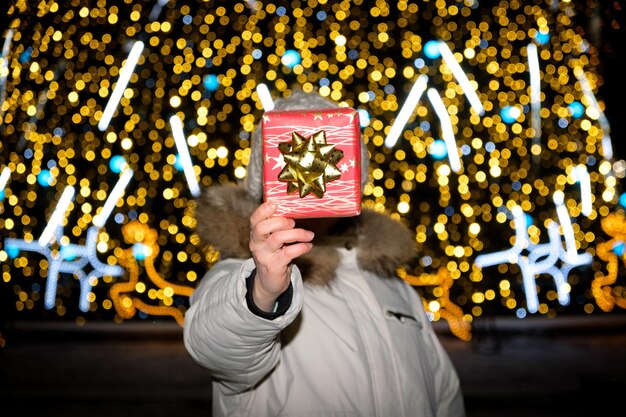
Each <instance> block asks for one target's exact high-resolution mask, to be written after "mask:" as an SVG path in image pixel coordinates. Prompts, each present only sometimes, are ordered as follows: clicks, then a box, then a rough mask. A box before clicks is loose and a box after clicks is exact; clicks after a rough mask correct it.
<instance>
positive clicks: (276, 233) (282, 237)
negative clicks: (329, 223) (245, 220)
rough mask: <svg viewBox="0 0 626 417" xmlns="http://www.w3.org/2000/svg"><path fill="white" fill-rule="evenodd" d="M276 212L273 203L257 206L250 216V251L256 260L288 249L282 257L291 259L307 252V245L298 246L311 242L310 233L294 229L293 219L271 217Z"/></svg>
mask: <svg viewBox="0 0 626 417" xmlns="http://www.w3.org/2000/svg"><path fill="white" fill-rule="evenodd" d="M275 211H276V205H275V204H274V203H265V204H262V205H261V206H259V208H257V210H255V212H254V213H253V214H252V215H251V216H250V225H251V230H250V250H251V251H252V253H253V254H255V255H256V256H255V257H256V258H265V256H267V255H273V254H275V253H276V252H278V251H280V250H282V249H283V248H289V249H288V250H287V251H285V252H284V253H283V254H282V255H283V256H285V257H287V258H290V259H289V260H288V261H287V262H290V261H291V259H293V258H295V257H297V256H300V255H302V254H304V253H306V252H308V251H309V250H310V249H311V248H310V247H309V246H308V245H299V244H301V243H308V242H311V241H312V240H313V237H314V234H313V232H311V231H308V230H305V229H302V228H294V227H295V224H296V222H295V221H294V220H293V219H289V218H287V217H282V216H273V214H274V212H275Z"/></svg>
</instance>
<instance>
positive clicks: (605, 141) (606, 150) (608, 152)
mask: <svg viewBox="0 0 626 417" xmlns="http://www.w3.org/2000/svg"><path fill="white" fill-rule="evenodd" d="M574 74H575V75H576V77H577V78H578V81H579V82H580V86H581V88H582V90H583V94H584V96H585V98H586V99H587V103H588V105H589V106H591V107H593V109H594V110H595V111H597V112H598V122H600V126H601V127H602V133H604V135H603V136H602V152H603V154H604V155H603V156H604V158H605V159H611V158H613V144H612V142H611V127H610V126H609V121H608V120H607V118H606V116H605V115H604V112H603V111H602V110H601V109H600V106H599V105H598V101H597V100H596V96H595V95H594V94H593V92H592V91H591V87H590V86H589V80H588V79H587V77H586V76H585V72H584V71H583V69H582V68H580V67H576V68H574Z"/></svg>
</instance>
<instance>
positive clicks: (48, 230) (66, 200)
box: [39, 185, 74, 246]
mask: <svg viewBox="0 0 626 417" xmlns="http://www.w3.org/2000/svg"><path fill="white" fill-rule="evenodd" d="M73 199H74V187H72V186H71V185H68V186H67V187H65V189H64V190H63V194H61V198H60V199H59V202H58V203H57V206H56V208H55V209H54V211H53V212H52V215H51V216H50V220H48V224H47V225H46V227H45V229H44V230H43V232H42V233H41V237H39V246H46V245H48V244H49V243H50V241H51V240H52V237H53V236H54V233H55V231H56V229H57V227H58V226H59V225H61V222H62V221H63V218H64V216H65V212H66V211H67V208H68V206H69V205H70V203H71V202H72V200H73Z"/></svg>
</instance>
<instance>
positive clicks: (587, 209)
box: [575, 165, 592, 217]
mask: <svg viewBox="0 0 626 417" xmlns="http://www.w3.org/2000/svg"><path fill="white" fill-rule="evenodd" d="M575 172H576V179H578V183H579V184H580V203H581V205H582V209H581V212H582V213H583V214H584V215H585V216H587V217H589V215H590V214H591V211H592V202H591V199H592V195H591V179H590V178H589V172H587V167H586V166H584V165H578V166H576V171H575Z"/></svg>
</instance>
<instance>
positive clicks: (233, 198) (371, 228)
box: [195, 184, 417, 284]
mask: <svg viewBox="0 0 626 417" xmlns="http://www.w3.org/2000/svg"><path fill="white" fill-rule="evenodd" d="M258 205H259V202H258V201H256V200H254V199H253V198H251V197H250V196H249V195H248V193H247V192H246V189H245V187H243V186H242V185H235V184H225V185H215V186H211V187H206V188H205V190H204V192H203V193H202V195H201V196H200V197H199V198H198V199H197V200H196V202H195V221H196V226H195V231H196V233H197V234H198V236H199V238H200V239H201V241H202V242H203V243H204V244H206V245H211V247H213V248H214V249H217V250H219V252H220V257H221V258H222V259H224V258H240V259H247V258H249V257H251V253H250V250H249V248H248V242H249V239H250V220H249V219H250V215H251V214H252V212H253V211H254V210H255V209H256V208H257V207H258ZM338 247H346V248H348V249H353V250H356V251H357V262H358V264H359V266H360V267H361V268H363V269H364V270H366V271H369V272H372V273H375V274H377V275H379V276H381V277H392V276H395V271H396V269H397V268H398V267H400V266H405V265H406V264H407V263H408V262H410V261H412V260H413V259H414V258H415V256H416V255H417V251H416V245H415V240H414V239H413V236H412V234H411V232H410V231H409V229H407V228H406V227H405V226H404V225H403V224H402V223H400V222H399V221H396V220H394V219H392V218H391V217H389V216H387V215H385V214H380V213H377V212H375V211H373V210H370V209H363V210H362V212H361V214H360V215H359V216H355V217H346V218H341V219H339V221H338V223H337V225H336V226H335V227H334V228H333V230H332V232H330V233H328V234H325V235H318V234H316V235H315V239H314V241H313V249H312V250H311V252H309V253H308V254H306V255H303V256H301V257H299V258H298V259H296V261H295V264H296V265H298V268H300V270H301V271H302V276H303V279H304V280H305V282H308V283H311V284H326V283H328V282H330V281H331V280H332V279H333V278H334V276H335V270H336V268H337V266H338V265H339V262H340V260H341V259H340V254H339V252H338V250H337V248H338Z"/></svg>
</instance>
